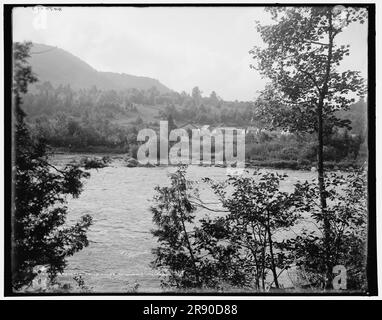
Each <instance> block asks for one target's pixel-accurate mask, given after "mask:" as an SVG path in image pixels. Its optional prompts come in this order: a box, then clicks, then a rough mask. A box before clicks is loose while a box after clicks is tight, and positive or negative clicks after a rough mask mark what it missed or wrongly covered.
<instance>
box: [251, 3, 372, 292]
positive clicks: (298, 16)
mask: <svg viewBox="0 0 382 320" xmlns="http://www.w3.org/2000/svg"><path fill="white" fill-rule="evenodd" d="M266 10H267V11H268V12H269V13H270V14H271V18H272V20H273V21H274V23H273V24H272V25H267V26H261V25H260V24H258V25H257V30H258V32H259V33H260V34H261V37H262V39H263V41H264V42H265V44H266V46H265V48H260V47H255V48H254V49H253V50H251V52H250V53H252V54H253V57H254V58H255V59H256V60H257V62H258V64H257V70H259V71H260V73H261V74H262V75H264V76H266V77H267V78H269V79H270V80H271V84H269V85H268V86H267V87H266V88H265V90H264V91H263V93H262V95H261V97H260V98H259V100H258V101H257V106H258V108H257V110H258V113H259V114H261V115H263V116H264V117H265V121H266V122H268V125H270V126H271V127H273V128H274V127H278V128H281V129H283V130H287V131H289V132H307V133H316V134H317V169H318V170H317V172H318V185H319V196H320V197H319V199H320V205H321V210H322V212H323V213H324V212H326V207H327V199H326V195H327V193H326V191H325V177H324V155H325V154H324V152H325V150H324V138H325V137H327V136H328V135H330V134H331V133H332V130H333V129H334V128H336V127H348V128H350V126H349V120H347V119H343V118H340V117H339V116H338V111H339V110H347V109H348V108H349V106H350V104H351V103H353V102H354V101H355V100H354V98H351V97H350V95H349V93H355V94H357V95H359V96H361V97H362V96H363V95H364V93H365V85H364V81H363V79H362V77H361V76H360V72H358V71H351V70H347V71H344V72H339V71H338V66H339V65H340V64H341V61H342V60H343V58H344V57H345V56H346V55H349V46H348V45H347V46H346V45H341V46H339V45H338V44H337V42H336V41H337V39H338V37H337V36H338V35H339V34H340V33H341V32H342V31H343V29H344V28H346V27H347V26H348V25H349V24H351V23H353V22H359V23H364V22H365V19H366V18H367V10H365V9H364V8H356V7H346V8H345V7H344V6H335V7H333V6H319V7H269V8H266ZM255 68H256V67H255ZM330 228H331V225H330V221H329V217H327V218H326V217H325V216H324V223H323V233H324V242H325V247H326V248H325V255H324V256H325V259H326V287H327V288H329V287H331V277H332V267H333V265H332V264H331V259H330V257H329V255H330V253H329V251H330V233H331V232H332V231H331V230H330Z"/></svg>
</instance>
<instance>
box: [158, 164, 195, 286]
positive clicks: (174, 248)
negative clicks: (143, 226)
mask: <svg viewBox="0 0 382 320" xmlns="http://www.w3.org/2000/svg"><path fill="white" fill-rule="evenodd" d="M155 190H156V192H157V194H156V195H155V197H154V201H155V202H156V203H155V205H153V206H152V207H151V211H152V213H153V221H154V223H155V225H156V226H157V229H155V230H153V231H152V233H153V235H154V236H155V237H157V238H158V241H159V243H160V245H159V247H158V248H156V249H154V250H153V253H154V254H155V256H156V259H155V261H154V262H153V266H154V267H155V268H159V269H161V268H164V269H166V270H168V272H169V274H170V275H169V277H168V282H167V283H166V282H165V284H167V285H170V286H176V287H179V288H195V287H200V286H201V285H202V282H201V272H200V268H199V257H198V256H197V252H196V248H195V246H194V245H193V236H192V234H191V233H190V231H189V230H188V229H187V226H188V225H189V224H190V223H192V222H193V220H194V218H195V216H194V211H195V209H196V208H195V206H194V205H192V204H191V202H190V199H189V198H190V182H189V181H187V180H186V178H185V167H180V168H179V169H178V170H177V172H176V173H175V174H173V175H172V176H171V186H169V187H159V186H158V187H156V188H155Z"/></svg>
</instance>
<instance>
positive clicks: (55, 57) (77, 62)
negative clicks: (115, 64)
mask: <svg viewBox="0 0 382 320" xmlns="http://www.w3.org/2000/svg"><path fill="white" fill-rule="evenodd" d="M29 61H30V63H31V66H32V70H33V71H34V72H35V73H36V74H37V76H38V78H39V80H40V83H42V82H45V81H49V82H50V83H51V84H52V85H53V86H58V85H60V84H61V85H68V84H69V85H70V86H71V87H72V88H73V89H86V88H91V87H92V86H96V87H97V88H99V89H104V90H111V89H114V90H123V89H130V88H136V89H143V90H148V89H150V88H152V87H156V88H157V89H158V91H159V92H161V93H165V92H169V91H170V89H169V88H167V87H166V86H164V85H163V84H162V83H160V82H159V81H158V80H156V79H152V78H148V77H138V76H133V75H129V74H125V73H113V72H100V71H97V70H95V69H94V68H93V67H91V66H90V65H89V64H87V63H86V62H85V61H83V60H81V59H80V58H78V57H76V56H74V55H72V54H71V53H69V52H67V51H65V50H63V49H60V48H57V47H52V46H48V45H44V44H37V43H34V44H33V48H32V50H31V58H30V60H29Z"/></svg>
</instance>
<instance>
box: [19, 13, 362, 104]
mask: <svg viewBox="0 0 382 320" xmlns="http://www.w3.org/2000/svg"><path fill="white" fill-rule="evenodd" d="M254 20H260V21H261V22H263V23H268V22H269V21H270V20H269V17H268V16H267V15H266V14H264V12H263V9H262V8H261V7H237V8H235V7H165V8H163V7H162V8H161V7H149V8H133V7H116V8H113V7H105V8H97V7H73V8H70V7H63V8H61V10H60V11H58V10H46V9H45V10H36V9H34V10H33V9H32V8H16V9H15V11H14V15H13V23H14V24H13V33H14V41H22V40H31V41H34V42H38V43H43V44H47V45H52V46H57V47H60V48H62V49H64V50H67V51H69V52H71V53H72V54H74V55H76V56H78V57H79V58H81V59H83V60H84V61H86V62H87V63H88V64H90V65H91V66H92V67H94V68H95V69H97V70H99V71H112V72H123V73H128V74H133V75H139V76H148V77H151V78H155V79H158V80H160V81H161V82H162V83H163V84H164V85H166V86H167V87H169V88H171V89H173V90H176V91H179V92H180V91H182V90H185V91H186V92H191V90H192V88H193V87H194V86H199V88H200V89H201V90H202V91H203V95H209V94H210V92H211V91H212V90H215V91H216V92H217V93H218V95H219V96H221V97H222V98H224V99H227V100H235V99H237V100H252V99H254V98H255V97H256V96H257V95H258V91H259V90H261V89H262V88H263V87H264V84H265V82H266V80H264V79H261V77H260V76H259V75H258V74H257V73H256V71H254V70H251V69H250V68H249V65H250V63H251V62H252V61H251V60H252V59H251V56H250V55H249V54H248V51H249V50H250V49H251V48H252V47H253V46H254V45H260V44H261V40H260V36H259V34H257V32H256V30H255V24H254ZM339 40H340V41H339V42H343V43H348V44H350V45H351V55H350V56H349V57H347V59H346V60H345V61H344V63H343V66H342V68H343V69H348V68H350V69H355V70H360V71H362V73H363V75H364V76H366V70H367V26H366V25H359V24H357V25H352V26H350V27H349V28H348V29H346V31H345V32H344V33H343V34H341V37H340V39H339Z"/></svg>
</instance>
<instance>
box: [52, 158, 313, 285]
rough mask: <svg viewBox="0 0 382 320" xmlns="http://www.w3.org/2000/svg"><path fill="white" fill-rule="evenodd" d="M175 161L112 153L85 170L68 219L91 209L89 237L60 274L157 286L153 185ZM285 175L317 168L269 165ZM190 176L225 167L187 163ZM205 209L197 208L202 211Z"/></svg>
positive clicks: (206, 195)
mask: <svg viewBox="0 0 382 320" xmlns="http://www.w3.org/2000/svg"><path fill="white" fill-rule="evenodd" d="M75 158H78V155H56V156H55V158H54V159H53V161H54V162H55V163H56V164H59V165H62V164H64V163H67V162H70V161H71V160H73V159H75ZM175 170H176V168H174V167H155V168H127V167H125V166H124V165H123V161H122V160H118V159H115V160H114V161H113V162H112V164H111V165H110V166H109V167H106V168H103V169H99V170H96V169H92V170H89V172H90V173H91V177H90V178H89V179H88V180H86V182H85V187H84V191H83V192H82V193H81V195H80V197H79V198H78V199H70V200H69V202H68V211H69V221H74V220H75V219H76V218H78V217H79V216H81V215H83V214H91V215H92V217H93V225H92V226H91V228H90V231H89V233H88V237H89V240H90V245H89V246H88V247H87V248H85V249H83V250H82V251H80V252H78V253H76V254H75V255H74V256H72V257H70V259H69V260H68V261H69V263H68V267H67V269H66V272H65V275H64V277H63V278H64V279H67V280H70V279H72V277H73V276H74V275H75V274H80V275H81V276H82V277H83V279H84V280H85V283H86V285H87V286H89V287H91V288H92V291H94V292H127V291H130V290H132V287H133V286H134V284H135V283H137V284H139V288H138V292H158V291H161V287H160V280H159V276H158V274H157V273H156V272H155V270H153V269H151V268H150V262H151V261H152V260H153V255H152V254H151V250H152V248H154V247H155V246H156V240H155V239H154V238H153V236H152V235H151V233H150V230H151V229H152V228H153V223H152V220H151V212H150V202H151V199H152V198H153V196H154V187H155V186H156V185H161V186H163V185H166V184H169V181H170V180H169V177H168V175H169V173H172V172H174V171H175ZM272 171H277V172H283V173H286V174H287V175H288V178H287V179H286V181H284V182H283V185H282V188H283V189H286V190H288V189H291V186H292V185H293V184H294V183H295V182H296V181H298V180H300V181H303V180H307V179H308V180H309V179H312V178H314V177H315V175H316V174H314V173H312V172H309V171H294V170H272ZM187 174H188V177H189V178H190V179H192V180H200V179H201V178H203V177H210V178H214V179H218V180H221V179H224V178H225V177H226V169H224V168H215V167H199V166H190V167H189V169H188V171H187ZM199 189H200V193H201V196H202V198H203V199H211V198H212V197H213V194H212V192H211V191H210V190H209V189H207V188H206V186H204V185H203V184H201V185H200V186H199ZM203 214H205V212H204V213H203V212H201V213H200V215H203Z"/></svg>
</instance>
